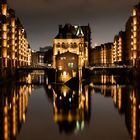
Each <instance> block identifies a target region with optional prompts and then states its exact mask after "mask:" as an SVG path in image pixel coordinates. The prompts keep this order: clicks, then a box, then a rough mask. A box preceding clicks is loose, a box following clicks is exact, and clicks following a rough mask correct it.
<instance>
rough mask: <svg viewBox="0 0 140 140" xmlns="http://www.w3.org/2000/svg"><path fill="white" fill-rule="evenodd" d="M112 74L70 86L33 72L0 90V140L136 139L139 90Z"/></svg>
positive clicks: (2, 86)
mask: <svg viewBox="0 0 140 140" xmlns="http://www.w3.org/2000/svg"><path fill="white" fill-rule="evenodd" d="M115 79H116V78H115V76H113V75H111V76H106V75H104V76H102V75H101V76H99V77H92V78H91V82H90V83H89V84H85V83H84V82H79V83H77V85H75V86H74V87H68V86H66V85H50V84H47V77H45V75H44V74H43V73H38V72H33V73H31V74H29V75H27V76H25V77H23V78H22V79H20V80H18V81H16V82H13V83H10V84H7V85H1V87H0V96H1V97H0V112H1V113H0V114H1V115H0V139H3V140H12V139H17V140H31V139H32V140H59V139H60V140H66V139H67V140H77V139H80V140H87V138H88V139H94V140H103V139H104V140H138V139H139V138H140V135H139V134H140V133H139V132H140V131H139V130H140V128H139V122H140V120H139V118H140V116H139V115H140V105H139V104H140V95H139V94H140V93H139V92H140V90H139V89H138V88H137V87H134V86H132V85H125V84H118V83H117V82H116V80H115Z"/></svg>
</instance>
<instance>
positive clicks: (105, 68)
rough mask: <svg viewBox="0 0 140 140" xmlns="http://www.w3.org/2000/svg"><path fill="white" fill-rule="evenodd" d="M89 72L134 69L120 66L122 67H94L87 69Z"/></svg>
mask: <svg viewBox="0 0 140 140" xmlns="http://www.w3.org/2000/svg"><path fill="white" fill-rule="evenodd" d="M87 68H88V69H89V70H91V71H94V70H121V69H132V68H133V67H132V66H120V65H116V66H115V65H114V66H93V67H87Z"/></svg>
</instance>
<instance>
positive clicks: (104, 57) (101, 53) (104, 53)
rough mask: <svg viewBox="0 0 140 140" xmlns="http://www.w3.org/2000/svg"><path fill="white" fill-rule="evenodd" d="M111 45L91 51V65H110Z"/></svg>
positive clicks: (97, 47) (106, 44) (103, 45)
mask: <svg viewBox="0 0 140 140" xmlns="http://www.w3.org/2000/svg"><path fill="white" fill-rule="evenodd" d="M112 48H113V44H112V43H105V44H101V46H96V47H95V48H93V49H92V51H91V62H90V63H91V65H93V66H110V65H112Z"/></svg>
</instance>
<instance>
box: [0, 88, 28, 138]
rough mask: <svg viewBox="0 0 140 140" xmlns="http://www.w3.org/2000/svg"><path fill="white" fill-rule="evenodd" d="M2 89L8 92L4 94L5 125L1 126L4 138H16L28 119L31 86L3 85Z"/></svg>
mask: <svg viewBox="0 0 140 140" xmlns="http://www.w3.org/2000/svg"><path fill="white" fill-rule="evenodd" d="M1 91H4V92H7V93H8V94H3V92H2V93H1V94H2V100H3V107H2V110H3V114H2V115H3V116H2V118H3V119H2V120H1V121H3V123H2V124H3V126H1V129H2V130H3V131H2V134H3V136H1V137H2V139H3V140H10V139H15V138H16V136H17V133H18V131H19V128H20V127H21V124H22V123H23V122H25V120H26V110H27V106H28V96H29V87H28V86H18V87H16V86H10V90H9V89H7V87H5V86H4V87H1Z"/></svg>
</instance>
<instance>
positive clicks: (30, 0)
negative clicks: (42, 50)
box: [8, 0, 137, 50]
mask: <svg viewBox="0 0 140 140" xmlns="http://www.w3.org/2000/svg"><path fill="white" fill-rule="evenodd" d="M8 3H9V6H10V7H11V8H13V9H15V11H16V15H18V17H19V18H20V19H21V22H22V24H23V25H24V28H25V29H26V31H27V35H28V40H29V43H30V45H31V48H32V49H35V50H38V49H39V47H44V46H47V45H52V44H53V43H52V42H53V38H54V37H55V35H56V34H57V32H58V25H59V24H65V23H72V24H76V25H87V24H88V23H89V24H90V27H91V31H92V45H93V46H94V44H95V43H97V44H98V45H99V44H101V43H106V42H109V41H111V42H112V41H113V37H114V35H115V34H116V33H118V32H119V31H120V30H124V28H125V23H126V21H127V19H128V17H129V16H130V11H131V8H132V6H133V5H135V4H136V3H137V0H8Z"/></svg>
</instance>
